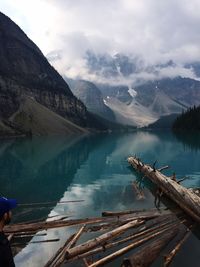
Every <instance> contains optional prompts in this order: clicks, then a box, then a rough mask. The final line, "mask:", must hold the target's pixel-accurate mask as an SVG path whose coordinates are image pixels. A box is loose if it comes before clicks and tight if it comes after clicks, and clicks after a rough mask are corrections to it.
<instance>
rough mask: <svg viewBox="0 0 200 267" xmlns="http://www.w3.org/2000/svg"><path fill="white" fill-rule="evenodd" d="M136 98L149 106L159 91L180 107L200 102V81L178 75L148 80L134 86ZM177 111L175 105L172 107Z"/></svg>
mask: <svg viewBox="0 0 200 267" xmlns="http://www.w3.org/2000/svg"><path fill="white" fill-rule="evenodd" d="M134 89H135V90H136V92H137V96H136V99H137V100H138V101H139V102H140V103H141V104H143V105H145V106H149V105H151V103H152V102H153V101H154V99H155V97H156V95H157V93H158V92H162V93H164V94H165V95H167V96H168V97H169V98H170V99H171V100H172V101H173V102H176V104H177V105H178V106H177V107H179V108H178V109H180V108H181V107H182V108H187V107H189V106H193V105H199V104H200V82H199V81H197V80H193V79H190V78H182V77H176V78H173V79H170V78H166V79H162V80H157V81H150V82H146V83H145V84H143V85H140V86H136V87H135V88H134ZM172 109H173V111H174V113H175V109H176V108H175V107H173V108H172Z"/></svg>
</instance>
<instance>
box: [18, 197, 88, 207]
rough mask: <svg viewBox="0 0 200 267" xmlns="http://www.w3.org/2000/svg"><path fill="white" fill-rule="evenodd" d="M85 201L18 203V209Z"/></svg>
mask: <svg viewBox="0 0 200 267" xmlns="http://www.w3.org/2000/svg"><path fill="white" fill-rule="evenodd" d="M83 201H85V200H83V199H80V200H66V201H49V202H33V203H19V204H18V206H19V207H30V206H31V207H32V206H43V205H53V204H66V203H79V202H83Z"/></svg>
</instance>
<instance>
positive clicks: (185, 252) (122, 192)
mask: <svg viewBox="0 0 200 267" xmlns="http://www.w3.org/2000/svg"><path fill="white" fill-rule="evenodd" d="M135 154H136V155H137V156H139V157H140V158H141V159H142V160H143V161H144V162H145V163H149V164H153V162H154V161H155V160H157V166H158V167H161V166H163V165H170V169H169V170H167V171H166V172H165V173H166V174H168V175H172V173H173V172H174V171H175V173H176V175H177V178H182V177H183V176H187V177H188V179H186V180H185V181H184V182H183V185H185V186H186V187H200V137H199V135H197V134H193V135H186V134H185V135H183V134H179V135H176V136H175V135H174V134H173V133H171V132H134V133H129V134H107V135H106V134H105V135H104V134H99V135H96V136H87V137H82V138H78V137H77V138H66V137H34V138H32V139H16V140H14V139H13V140H11V139H9V140H1V141H0V189H1V195H3V196H6V197H11V198H16V199H17V200H18V202H19V203H21V204H23V203H33V202H47V201H52V202H55V204H52V205H49V206H42V207H34V208H33V207H22V206H21V207H18V208H17V209H16V210H15V211H14V216H13V222H21V221H30V220H35V219H45V218H47V217H48V216H54V215H67V216H69V218H75V217H77V218H84V217H88V216H101V212H102V211H105V210H124V209H141V208H142V209H143V208H154V196H153V195H152V194H151V192H150V191H149V189H148V188H144V194H145V199H144V200H138V199H137V196H136V194H135V193H134V191H133V188H132V185H131V183H132V182H133V181H134V180H136V179H138V176H136V173H134V172H133V171H132V170H131V169H130V168H129V165H128V163H127V157H128V156H130V155H135ZM143 186H145V184H144V185H143ZM65 200H84V201H83V202H77V203H66V204H59V203H57V202H59V201H65ZM56 203H57V204H56ZM76 229H77V228H76ZM74 231H75V227H69V228H65V229H56V230H49V231H48V236H45V237H33V239H32V240H31V241H35V240H41V239H42V238H43V239H49V238H59V239H60V241H59V242H55V243H46V244H31V243H29V244H27V246H25V248H24V249H23V250H22V251H21V252H20V253H19V254H17V256H16V257H15V262H16V266H20V267H21V266H22V267H25V266H26V267H27V266H30V267H33V266H34V267H35V266H37V267H40V266H43V265H44V264H45V262H46V261H47V260H48V258H49V257H50V256H51V255H52V254H53V253H54V252H55V250H56V249H57V248H58V247H59V246H60V245H61V244H63V243H64V241H65V240H66V239H67V237H68V236H69V235H70V234H71V233H73V232H74ZM91 236H92V234H91ZM85 238H86V237H85ZM87 238H88V237H87ZM80 241H81V242H83V241H84V237H83V238H82V239H81V240H80ZM123 258H124V257H122V258H121V259H123ZM121 259H119V260H117V261H115V262H114V263H110V264H108V265H107V266H120V263H121ZM199 262H200V246H199V238H198V235H191V236H190V238H189V239H188V241H187V242H186V243H185V244H184V246H183V248H182V249H181V251H180V252H179V254H178V255H177V256H176V258H175V260H174V261H173V263H172V264H171V266H172V267H178V266H182V267H189V266H192V267H199V266H200V263H199ZM71 266H81V265H80V263H79V264H78V265H75V264H74V265H71ZM152 266H160V262H159V260H158V261H157V262H155V264H154V265H152Z"/></svg>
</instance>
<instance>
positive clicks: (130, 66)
mask: <svg viewBox="0 0 200 267" xmlns="http://www.w3.org/2000/svg"><path fill="white" fill-rule="evenodd" d="M85 61H86V64H87V68H88V70H89V72H90V73H92V74H95V75H97V76H99V77H102V78H103V77H104V78H110V77H111V78H117V77H128V76H130V75H131V74H133V73H139V72H140V71H142V70H143V68H144V63H143V60H142V59H141V58H140V57H137V56H135V57H133V56H131V55H125V54H122V53H117V54H115V55H114V56H111V55H109V54H106V53H104V54H95V53H94V52H93V51H91V50H88V51H87V52H86V55H85Z"/></svg>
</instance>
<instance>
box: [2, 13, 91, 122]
mask: <svg viewBox="0 0 200 267" xmlns="http://www.w3.org/2000/svg"><path fill="white" fill-rule="evenodd" d="M27 97H28V98H31V99H32V100H33V101H36V102H39V103H40V104H42V105H43V106H45V107H47V108H48V109H50V110H51V111H53V112H56V113H57V114H59V115H61V116H62V117H64V118H65V119H67V120H70V121H72V122H74V123H76V124H79V125H81V126H88V116H89V114H88V112H87V110H86V107H85V106H84V104H83V103H82V102H81V101H79V100H78V99H77V98H76V97H75V96H74V95H73V94H72V92H71V91H70V89H69V87H68V85H67V83H66V82H65V81H64V80H63V78H62V77H61V76H60V75H59V74H58V72H57V71H56V70H55V69H54V68H53V67H52V66H51V65H50V64H49V62H48V61H47V59H46V58H45V57H44V56H43V54H42V52H41V51H40V49H39V48H38V47H37V46H36V45H35V44H34V43H33V42H32V41H31V40H30V39H29V38H28V37H27V36H26V34H25V33H24V32H23V31H22V30H21V29H20V28H19V27H18V26H17V25H16V24H15V23H14V22H13V21H12V20H11V19H9V18H8V17H7V16H5V15H4V14H2V13H0V119H1V121H5V120H6V121H7V120H10V118H11V116H12V115H13V114H14V113H15V112H17V111H18V110H19V109H20V106H21V104H22V102H23V101H24V99H27Z"/></svg>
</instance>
